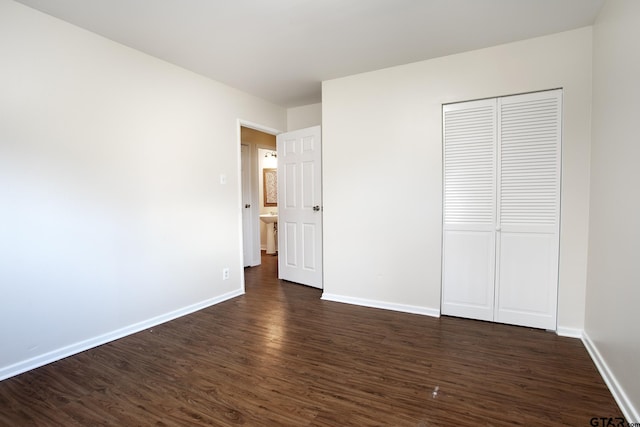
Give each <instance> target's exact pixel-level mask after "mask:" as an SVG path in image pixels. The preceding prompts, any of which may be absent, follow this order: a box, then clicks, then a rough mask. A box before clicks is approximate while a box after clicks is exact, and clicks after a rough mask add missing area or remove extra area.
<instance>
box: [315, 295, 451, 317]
mask: <svg viewBox="0 0 640 427" xmlns="http://www.w3.org/2000/svg"><path fill="white" fill-rule="evenodd" d="M322 299H323V300H327V301H333V302H341V303H344V304H352V305H361V306H364V307H371V308H381V309H383V310H392V311H401V312H403V313H412V314H422V315H424V316H431V317H440V310H439V309H435V308H426V307H418V306H415V305H406V304H395V303H389V302H384V301H376V300H370V299H364V298H354V297H345V296H342V295H335V294H328V293H326V292H324V293H323V294H322Z"/></svg>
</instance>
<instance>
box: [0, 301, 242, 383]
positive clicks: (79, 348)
mask: <svg viewBox="0 0 640 427" xmlns="http://www.w3.org/2000/svg"><path fill="white" fill-rule="evenodd" d="M242 294H244V291H243V290H241V289H238V290H235V291H231V292H227V293H226V294H222V295H220V296H218V297H215V298H210V299H207V300H204V301H201V302H198V303H196V304H192V305H189V306H187V307H183V308H180V309H178V310H174V311H171V312H169V313H165V314H161V315H159V316H156V317H152V318H151V319H147V320H143V321H142V322H138V323H134V324H133V325H129V326H125V327H124V328H120V329H116V330H115V331H112V332H108V333H106V334H103V335H99V336H97V337H93V338H89V339H87V340H84V341H80V342H77V343H75V344H71V345H68V346H66V347H62V348H59V349H57V350H53V351H50V352H48V353H45V354H41V355H39V356H36V357H33V358H31V359H27V360H24V361H22V362H18V363H14V364H13V365H9V366H7V367H4V368H1V369H0V381H2V380H5V379H7V378H10V377H13V376H16V375H19V374H22V373H23V372H27V371H30V370H32V369H35V368H39V367H41V366H44V365H47V364H49V363H52V362H55V361H58V360H60V359H64V358H65V357H69V356H73V355H74V354H77V353H80V352H83V351H85V350H89V349H91V348H94V347H97V346H100V345H103V344H106V343H108V342H111V341H115V340H117V339H120V338H123V337H126V336H127V335H132V334H135V333H137V332H140V331H144V330H145V329H149V328H151V327H154V326H157V325H160V324H162V323H165V322H168V321H170V320H173V319H177V318H178V317H182V316H185V315H187V314H191V313H194V312H196V311H199V310H202V309H204V308H207V307H210V306H212V305H215V304H219V303H221V302H223V301H226V300H229V299H231V298H235V297H237V296H240V295H242Z"/></svg>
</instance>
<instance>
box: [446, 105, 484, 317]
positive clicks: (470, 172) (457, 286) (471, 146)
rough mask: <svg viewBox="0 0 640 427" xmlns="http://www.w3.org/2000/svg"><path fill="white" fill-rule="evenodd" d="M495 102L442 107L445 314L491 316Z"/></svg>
mask: <svg viewBox="0 0 640 427" xmlns="http://www.w3.org/2000/svg"><path fill="white" fill-rule="evenodd" d="M495 138H496V102H495V99H493V100H482V101H475V102H466V103H461V104H451V105H445V106H444V107H443V164H444V191H443V197H444V200H443V202H444V212H443V219H444V221H443V265H442V309H441V310H442V314H448V315H452V316H461V317H467V318H471V319H479V320H493V316H494V314H493V312H494V279H495V275H494V271H495V221H496V200H495V167H496V166H495V164H496V152H495Z"/></svg>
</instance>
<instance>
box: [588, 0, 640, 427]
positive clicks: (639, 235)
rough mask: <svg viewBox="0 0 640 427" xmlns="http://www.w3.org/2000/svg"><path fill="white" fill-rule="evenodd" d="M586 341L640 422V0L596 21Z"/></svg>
mask: <svg viewBox="0 0 640 427" xmlns="http://www.w3.org/2000/svg"><path fill="white" fill-rule="evenodd" d="M593 40H594V42H593V44H594V68H593V133H592V138H593V142H592V155H591V207H590V209H591V212H590V224H589V270H588V281H587V305H586V320H585V335H586V341H587V343H588V344H589V345H590V349H591V350H592V354H594V355H595V358H596V361H597V362H598V361H599V362H601V363H602V364H601V366H600V367H601V368H602V367H603V366H604V368H605V369H604V370H602V369H601V370H602V372H603V373H604V376H605V378H606V379H607V380H608V381H609V385H610V388H612V391H613V392H614V394H616V395H617V397H618V402H619V403H621V406H622V409H623V410H624V411H625V413H626V415H627V417H628V421H630V422H640V322H638V309H639V307H640V263H639V261H640V195H639V194H640V193H639V191H640V190H639V187H638V185H639V184H640V167H639V165H640V136H639V135H640V134H639V132H638V119H639V114H640V82H639V81H638V78H639V76H640V51H639V50H638V41H639V40H640V2H638V1H637V0H616V1H608V2H607V3H606V4H605V6H604V7H603V9H602V11H601V13H600V15H599V17H598V20H597V21H596V24H595V26H594V39H593Z"/></svg>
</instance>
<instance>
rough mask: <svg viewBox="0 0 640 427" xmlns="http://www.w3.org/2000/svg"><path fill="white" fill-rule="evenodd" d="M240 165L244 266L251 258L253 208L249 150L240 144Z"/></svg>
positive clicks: (249, 263) (248, 264) (248, 263)
mask: <svg viewBox="0 0 640 427" xmlns="http://www.w3.org/2000/svg"><path fill="white" fill-rule="evenodd" d="M240 165H241V168H242V171H241V176H242V250H243V258H244V261H243V262H244V266H245V267H248V266H250V265H251V264H252V260H253V234H254V233H253V215H252V213H253V210H252V207H251V150H250V148H249V146H248V145H246V144H241V145H240Z"/></svg>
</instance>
